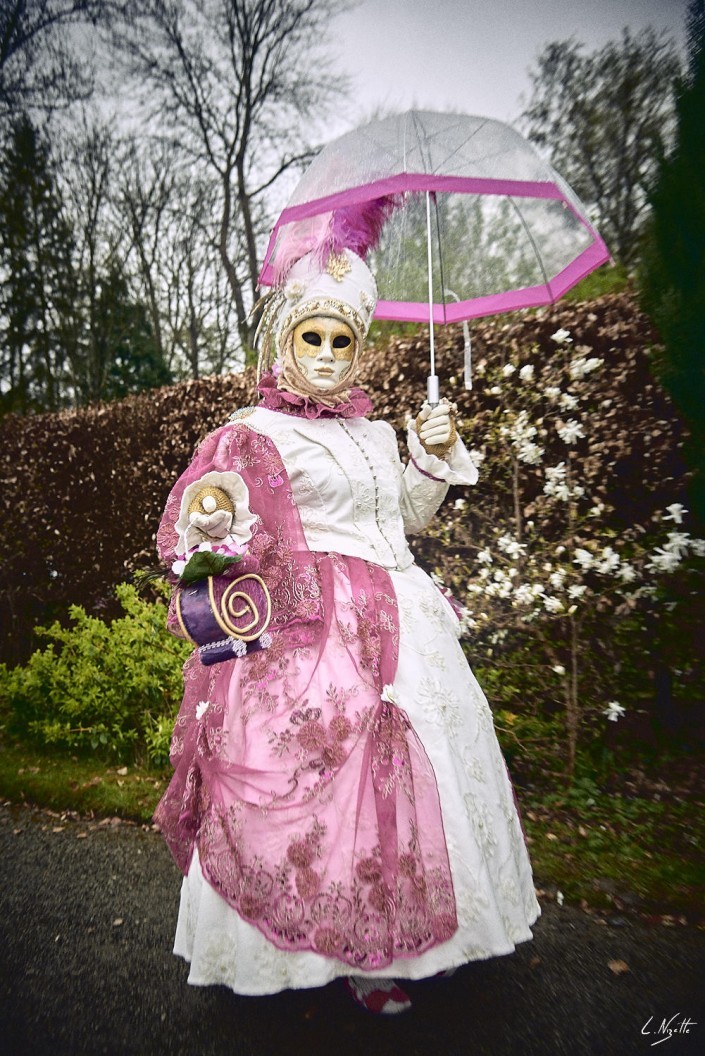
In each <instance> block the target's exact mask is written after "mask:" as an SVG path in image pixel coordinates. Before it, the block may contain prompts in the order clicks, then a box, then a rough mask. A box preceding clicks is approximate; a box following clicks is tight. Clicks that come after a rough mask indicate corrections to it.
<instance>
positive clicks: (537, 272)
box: [260, 110, 610, 403]
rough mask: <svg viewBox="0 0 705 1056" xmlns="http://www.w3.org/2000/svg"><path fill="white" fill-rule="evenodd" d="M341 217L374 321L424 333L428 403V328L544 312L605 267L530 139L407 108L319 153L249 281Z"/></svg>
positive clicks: (496, 126) (432, 394)
mask: <svg viewBox="0 0 705 1056" xmlns="http://www.w3.org/2000/svg"><path fill="white" fill-rule="evenodd" d="M365 211H369V212H370V215H372V216H374V217H375V218H376V219H377V220H378V230H376V232H375V236H374V239H369V240H368V241H367V242H365V237H364V236H360V234H359V231H358V229H357V228H358V226H359V225H357V221H358V220H359V219H360V217H364V214H365ZM351 217H352V218H353V219H352V220H350V218H351ZM345 218H348V221H349V222H348V223H347V227H348V230H350V229H351V230H352V232H353V239H352V242H349V243H348V244H349V247H350V248H353V249H357V251H358V252H360V255H362V256H364V255H366V256H367V262H368V264H369V266H370V267H371V269H372V271H373V272H374V274H375V277H376V280H377V286H378V290H379V301H378V303H377V308H376V310H375V318H378V319H395V320H400V321H405V322H410V321H416V322H427V323H429V324H430V353H431V378H430V379H429V393H428V395H429V402H431V403H435V402H437V400H438V381H437V378H436V376H435V356H434V336H433V326H434V324H436V323H441V324H442V323H457V322H461V321H463V320H467V319H473V318H476V317H478V316H486V315H493V314H496V313H499V312H506V311H512V310H515V309H519V308H529V307H536V306H538V305H544V304H551V303H553V302H554V301H556V300H558V298H559V297H561V296H562V295H563V294H564V293H565V292H566V291H567V290H569V289H570V288H571V287H572V286H574V285H575V284H576V283H577V282H579V281H580V279H582V278H584V276H585V275H587V274H589V272H591V271H592V270H593V269H595V268H597V267H598V266H599V265H600V264H603V263H604V262H605V261H607V260H609V259H610V254H609V251H608V250H607V247H606V246H605V244H604V242H603V241H602V239H601V238H600V236H599V234H598V233H597V231H596V230H595V228H594V227H593V226H592V224H591V223H590V221H589V220H588V218H587V215H586V210H585V208H584V206H583V205H582V204H581V202H580V201H579V199H578V198H577V196H576V195H575V194H574V193H573V191H572V190H571V189H570V187H569V186H568V184H567V183H566V182H565V181H564V180H563V179H562V178H561V177H560V176H559V175H558V173H557V172H556V171H555V170H554V169H553V168H552V167H551V166H550V165H549V164H548V163H547V162H546V161H544V160H543V158H541V156H540V155H539V154H538V153H537V151H536V149H535V148H534V147H533V146H532V144H531V143H529V142H528V141H527V140H526V139H524V137H523V136H521V135H520V134H519V133H518V132H516V131H515V130H514V129H513V128H511V127H510V126H509V125H506V124H504V123H502V122H500V121H494V120H491V119H489V118H485V117H477V116H471V115H467V114H451V113H433V112H429V111H418V110H410V111H408V112H407V113H404V114H399V115H397V116H393V117H387V118H384V119H382V120H379V121H372V122H371V123H369V124H367V125H364V126H363V127H361V128H358V129H355V130H354V131H352V132H349V133H347V134H346V135H344V136H341V137H340V138H339V139H336V140H334V141H333V142H331V143H329V144H327V145H326V146H325V147H324V148H323V149H322V150H321V152H320V153H319V154H318V155H317V156H316V157H315V158H314V160H313V161H312V162H311V164H310V166H309V168H308V169H307V170H306V172H305V173H304V175H303V176H302V178H301V180H300V181H299V183H298V185H297V187H296V189H295V191H294V193H293V195H292V196H291V199H290V200H289V203H288V204H287V206H286V208H285V209H284V210H283V211H282V213H281V215H280V217H279V219H278V220H277V222H276V224H275V226H274V229H273V231H272V235H271V238H270V241H269V245H268V247H267V252H266V254H265V259H264V264H263V267H262V271H261V273H260V284H261V285H264V286H269V285H272V284H273V283H274V281H275V279H276V277H277V275H278V274H281V272H282V269H283V267H284V266H285V258H286V256H287V254H289V256H290V255H291V253H292V247H296V252H297V253H298V255H303V253H305V252H307V251H308V250H310V249H313V248H315V247H317V246H320V245H321V242H322V241H324V240H325V237H326V232H327V231H330V230H331V229H334V228H336V225H337V230H338V232H339V234H340V232H341V231H342V232H344V231H345V227H346V223H345V222H344V221H345ZM363 226H364V225H363ZM356 235H357V238H358V240H357V242H356V241H355V236H356ZM467 345H468V342H467V340H466V348H467ZM467 374H468V371H467V370H466V377H467Z"/></svg>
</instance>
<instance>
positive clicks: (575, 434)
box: [556, 418, 585, 444]
mask: <svg viewBox="0 0 705 1056" xmlns="http://www.w3.org/2000/svg"><path fill="white" fill-rule="evenodd" d="M556 432H557V433H558V435H559V436H560V438H561V440H562V441H563V442H564V443H565V444H574V443H575V441H576V440H579V439H580V438H581V437H583V436H585V431H584V430H583V427H582V425H581V424H580V422H576V420H575V418H571V419H570V421H569V422H566V423H565V424H564V425H557V426H556Z"/></svg>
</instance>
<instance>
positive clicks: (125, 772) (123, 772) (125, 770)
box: [115, 766, 127, 777]
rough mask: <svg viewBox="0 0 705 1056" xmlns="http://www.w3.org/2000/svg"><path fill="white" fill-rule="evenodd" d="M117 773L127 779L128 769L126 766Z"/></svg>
mask: <svg viewBox="0 0 705 1056" xmlns="http://www.w3.org/2000/svg"><path fill="white" fill-rule="evenodd" d="M115 773H116V774H119V775H120V777H125V776H126V774H127V767H126V766H121V767H120V769H119V770H116V771H115Z"/></svg>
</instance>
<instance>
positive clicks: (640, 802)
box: [522, 787, 705, 918]
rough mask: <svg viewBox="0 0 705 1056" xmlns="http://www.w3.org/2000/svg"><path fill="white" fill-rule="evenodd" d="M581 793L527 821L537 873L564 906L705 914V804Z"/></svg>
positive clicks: (551, 802)
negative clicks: (561, 900) (565, 903)
mask: <svg viewBox="0 0 705 1056" xmlns="http://www.w3.org/2000/svg"><path fill="white" fill-rule="evenodd" d="M598 795H599V798H598V797H596V796H594V795H591V794H590V793H589V792H587V793H586V790H584V789H581V788H579V787H578V788H574V789H572V790H571V791H570V792H569V793H567V794H566V795H563V796H561V795H556V794H553V795H551V794H546V795H544V796H543V798H542V799H539V800H537V801H535V802H532V803H531V805H528V804H527V805H526V807H525V809H524V810H523V813H522V818H523V821H524V826H525V828H526V832H527V835H528V836H529V838H530V844H529V849H530V854H531V859H532V863H533V866H534V871H535V874H536V876H537V877H539V878H541V880H543V881H545V882H548V883H550V884H551V885H555V886H556V888H558V889H559V890H560V891H561V892H562V894H563V896H564V898H565V900H566V902H570V903H573V904H579V903H584V904H586V905H588V906H590V907H593V908H598V909H611V910H615V909H616V910H618V911H628V910H638V911H639V912H641V913H645V914H649V913H659V912H663V911H664V910H668V911H671V912H680V913H685V914H687V915H692V916H693V917H694V918H700V917H702V916H703V915H704V914H705V865H704V864H703V862H704V861H705V855H704V854H703V851H704V850H705V810H704V809H703V807H704V806H705V804H702V803H694V802H691V801H688V802H685V801H683V800H679V799H675V798H673V799H669V800H666V801H654V800H653V799H646V798H638V797H635V798H632V797H627V796H623V795H620V794H612V795H604V794H599V793H598Z"/></svg>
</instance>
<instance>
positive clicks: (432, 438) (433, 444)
mask: <svg viewBox="0 0 705 1056" xmlns="http://www.w3.org/2000/svg"><path fill="white" fill-rule="evenodd" d="M457 410H458V408H457V407H456V405H455V404H454V403H450V401H449V400H447V399H445V398H444V399H442V400H441V402H440V403H439V404H437V405H436V406H435V407H431V406H430V404H428V403H424V405H423V407H422V408H421V410H420V411H419V414H418V416H417V418H416V433H417V435H418V438H419V440H420V441H421V443H422V444H423V446H424V448H425V449H426V451H428V452H429V453H430V454H433V455H437V456H438V457H439V458H443V456H444V455H446V454H447V453H448V452H449V451H450V449H451V447H452V446H453V444H454V443H455V441H456V438H457V435H458V434H457V432H456V429H455V414H456V411H457Z"/></svg>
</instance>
